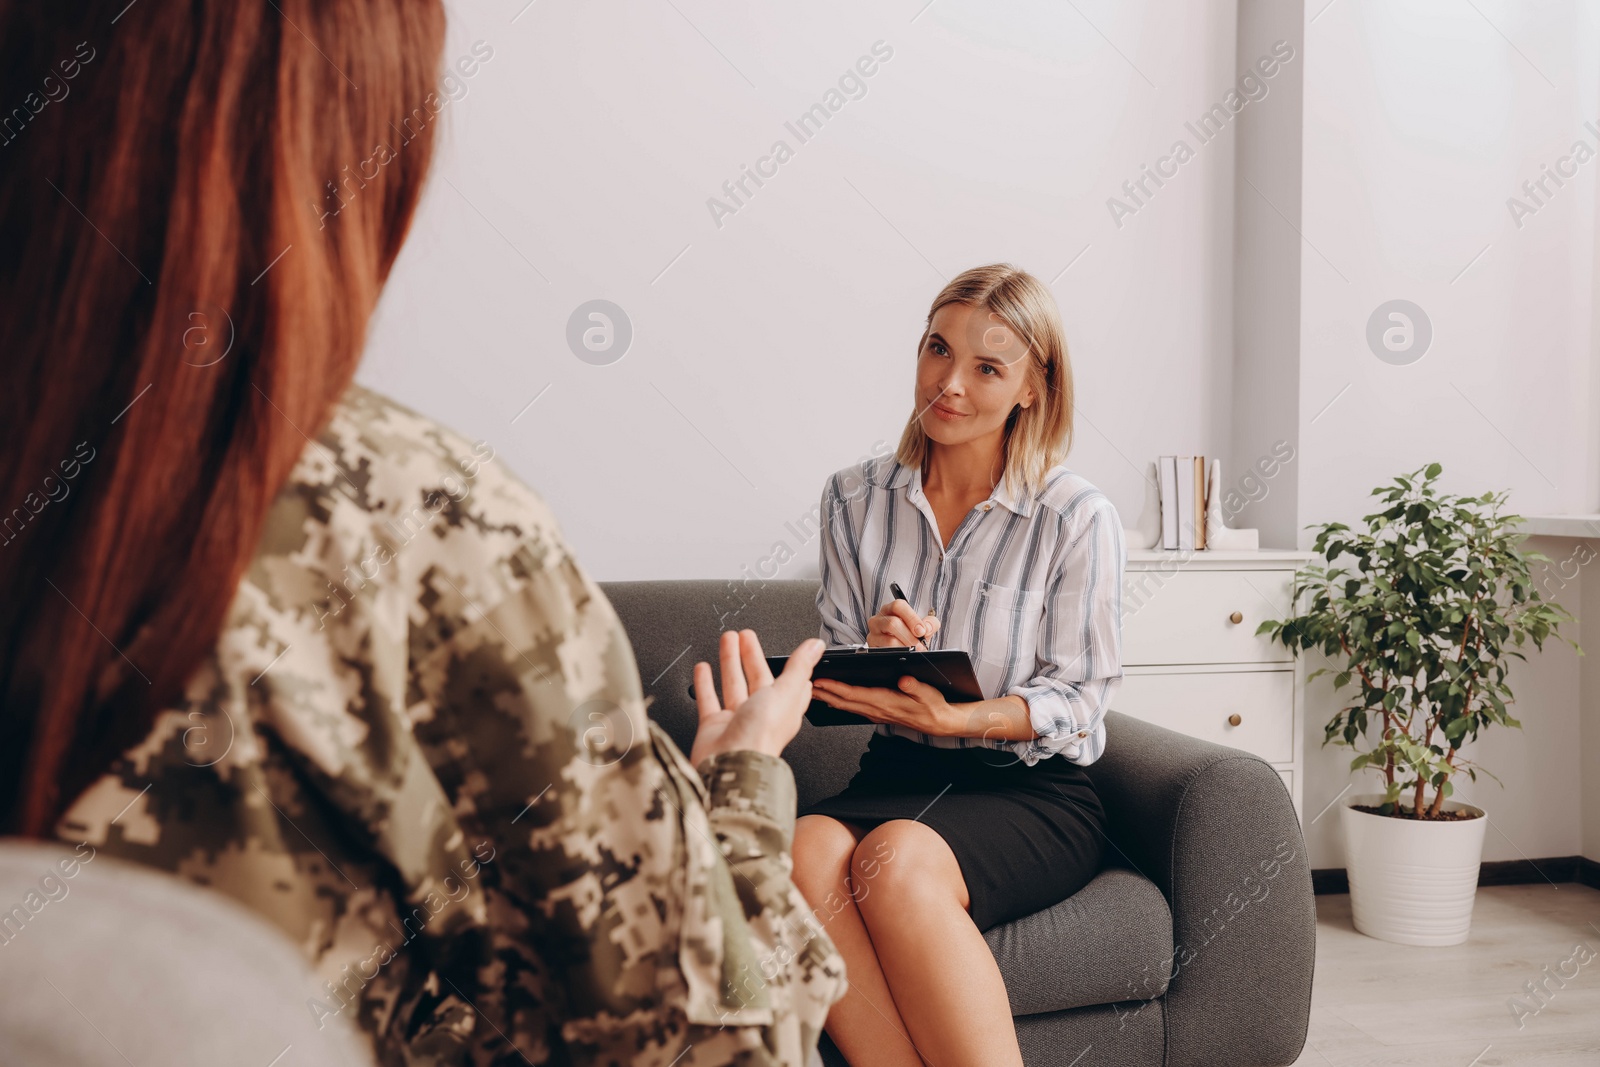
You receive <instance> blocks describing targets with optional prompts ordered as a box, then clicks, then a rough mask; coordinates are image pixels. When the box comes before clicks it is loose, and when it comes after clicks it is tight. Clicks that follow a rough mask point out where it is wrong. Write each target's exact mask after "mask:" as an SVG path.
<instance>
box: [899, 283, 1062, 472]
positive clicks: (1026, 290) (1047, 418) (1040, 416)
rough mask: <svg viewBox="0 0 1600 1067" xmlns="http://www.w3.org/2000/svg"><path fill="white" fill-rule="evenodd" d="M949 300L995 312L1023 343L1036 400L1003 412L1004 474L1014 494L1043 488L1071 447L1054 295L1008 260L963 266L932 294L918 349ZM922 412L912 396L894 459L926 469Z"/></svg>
mask: <svg viewBox="0 0 1600 1067" xmlns="http://www.w3.org/2000/svg"><path fill="white" fill-rule="evenodd" d="M947 304H965V305H966V306H967V307H970V308H974V309H977V310H980V311H989V312H993V313H994V314H996V315H998V316H1000V319H1001V321H1002V322H1004V323H1005V324H1006V325H1007V326H1008V327H1010V329H1011V331H1012V333H1014V334H1015V335H1016V336H1017V337H1018V338H1019V339H1021V341H1022V342H1023V343H1024V344H1026V345H1027V348H1028V355H1027V360H1028V367H1027V371H1026V375H1027V377H1026V379H1025V381H1026V383H1027V384H1028V385H1029V386H1032V388H1033V394H1034V402H1033V404H1032V405H1031V406H1029V407H1026V408H1024V407H1021V406H1020V405H1019V406H1018V407H1017V408H1016V409H1014V410H1013V411H1012V412H1011V414H1010V415H1009V416H1008V417H1007V418H1006V429H1005V440H1004V443H1003V444H1002V446H1001V448H1002V450H1003V454H1004V457H1005V472H1004V474H1003V475H1002V477H1003V478H1004V480H1005V481H1006V482H1007V483H1008V484H1009V485H1010V487H1011V489H1012V490H1013V491H1014V492H1016V493H1017V494H1018V495H1032V494H1034V493H1037V492H1038V491H1039V490H1040V489H1042V488H1044V478H1045V474H1046V473H1047V472H1048V471H1049V470H1050V468H1051V467H1054V466H1055V465H1056V464H1058V463H1060V462H1061V461H1062V460H1063V459H1064V458H1066V455H1067V452H1068V451H1069V450H1070V449H1071V448H1072V363H1071V361H1070V360H1069V359H1068V358H1067V342H1066V338H1065V337H1064V336H1063V332H1062V328H1061V312H1060V311H1059V310H1058V309H1057V307H1056V301H1055V297H1054V296H1052V295H1051V293H1050V290H1049V289H1047V288H1045V286H1044V285H1043V284H1041V283H1040V281H1039V279H1037V278H1035V277H1034V276H1033V275H1031V274H1029V273H1028V272H1027V271H1025V270H1018V269H1017V268H1016V267H1013V266H1012V265H1011V264H1009V263H991V264H990V265H988V266H986V267H973V268H972V269H971V270H966V271H962V272H961V273H960V274H958V275H956V277H954V278H952V279H951V280H950V282H949V283H948V284H947V285H946V286H945V287H944V288H943V289H941V290H939V295H938V296H936V297H934V299H933V306H932V307H930V308H929V309H928V321H927V324H926V325H925V326H924V327H923V330H922V338H921V339H920V340H919V341H917V353H918V355H919V356H920V355H921V353H922V346H923V345H924V344H926V343H927V341H928V334H929V332H930V331H931V330H932V329H933V317H934V315H936V314H938V311H939V309H940V308H942V307H944V306H945V305H947ZM920 415H921V404H920V401H917V402H916V408H915V409H914V410H913V411H912V413H911V418H910V419H908V420H907V421H906V428H905V432H904V433H902V434H901V435H900V446H899V447H898V448H897V449H896V450H895V457H894V458H895V459H897V460H898V461H900V462H901V463H902V464H904V465H905V466H907V467H912V468H916V469H921V470H922V471H923V473H924V474H926V473H927V471H926V463H927V459H928V454H929V449H928V435H927V434H926V433H925V432H923V429H922V420H921V418H920Z"/></svg>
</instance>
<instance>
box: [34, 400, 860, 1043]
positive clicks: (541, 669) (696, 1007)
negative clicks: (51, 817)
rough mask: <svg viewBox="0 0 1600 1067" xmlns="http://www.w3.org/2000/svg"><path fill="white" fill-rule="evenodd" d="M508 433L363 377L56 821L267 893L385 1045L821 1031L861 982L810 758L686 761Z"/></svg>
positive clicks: (131, 852)
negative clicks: (799, 869)
mask: <svg viewBox="0 0 1600 1067" xmlns="http://www.w3.org/2000/svg"><path fill="white" fill-rule="evenodd" d="M492 459H493V455H492V449H489V448H488V447H487V446H485V445H482V444H479V445H476V446H474V445H471V444H469V443H468V442H466V441H465V440H464V439H462V438H460V437H459V436H457V435H456V434H454V433H451V432H450V431H448V430H446V429H444V428H442V427H440V426H439V425H437V424H436V423H434V422H432V421H430V420H427V419H425V418H423V417H421V416H419V415H417V414H415V413H414V412H411V411H408V410H406V409H404V408H402V407H400V406H399V405H397V404H395V403H393V402H391V401H389V400H386V399H384V398H383V397H380V396H378V395H377V394H374V393H372V392H369V391H367V390H365V389H362V388H360V387H354V388H352V390H351V391H350V393H349V395H348V396H347V397H346V398H345V400H344V402H343V403H342V404H341V405H340V407H339V408H338V410H337V411H336V413H335V415H334V417H333V419H332V421H331V423H330V424H329V426H328V428H327V429H326V430H324V431H323V432H322V433H321V434H320V435H319V437H318V439H317V440H316V441H315V442H313V443H311V444H310V446H309V447H308V448H307V449H306V451H305V454H304V455H303V457H302V458H301V460H300V462H299V465H298V466H297V467H296V469H295V473H294V475H293V477H292V478H291V479H290V481H289V483H288V485H287V486H286V487H285V488H284V490H283V491H282V493H281V494H280V495H279V496H278V498H277V500H276V501H275V503H274V505H273V508H272V510H271V515H270V518H269V521H268V522H267V524H266V528H265V531H264V533H263V535H262V539H261V545H260V548H259V549H258V551H257V554H256V557H255V559H254V561H253V563H252V565H251V567H250V569H249V571H248V572H247V574H246V576H245V579H244V581H243V582H242V583H241V585H240V588H239V591H238V594H237V596H236V598H235V599H234V601H233V603H232V606H231V608H230V614H229V618H228V622H227V625H226V626H225V628H224V630H223V632H222V634H221V636H220V637H219V639H218V641H217V645H216V648H215V650H214V652H213V653H211V654H210V655H209V656H208V657H207V659H206V660H205V662H204V663H203V665H202V666H201V668H200V669H199V670H198V671H197V672H196V673H195V675H194V676H193V678H192V679H191V681H190V683H189V685H188V686H187V690H186V693H185V697H184V700H183V701H182V703H181V704H180V705H179V706H176V707H173V708H170V709H168V710H166V711H164V712H163V713H161V715H160V716H159V718H158V719H157V721H156V724H155V727H154V729H153V730H152V732H151V733H150V735H149V736H148V737H147V738H146V740H145V741H144V742H143V743H142V744H140V745H138V746H137V747H135V748H133V749H131V750H130V751H128V752H127V753H126V754H125V755H124V756H123V758H122V759H121V760H120V761H119V762H118V763H117V764H116V765H115V766H113V767H112V768H111V770H110V771H109V772H108V773H107V774H106V775H104V776H103V777H102V778H100V779H99V780H98V781H97V782H95V783H94V784H93V785H92V786H91V787H90V788H89V789H88V790H86V791H85V792H84V793H83V795H82V796H80V797H79V798H77V799H76V800H75V802H74V803H73V804H72V806H71V807H70V809H69V810H68V812H67V814H66V815H65V817H64V818H63V820H62V822H61V824H60V826H59V827H58V830H57V833H58V836H59V837H60V838H61V839H63V840H65V841H67V842H71V843H77V842H82V841H87V842H89V843H90V844H91V845H93V846H94V847H95V848H96V849H101V850H104V851H106V852H108V853H109V854H111V855H114V856H119V857H122V858H124V859H128V860H133V861H137V862H141V863H146V864H150V865H152V866H155V867H159V868H162V869H164V870H167V871H171V872H174V873H176V874H178V875H180V876H182V877H184V878H187V879H190V880H192V881H195V882H198V883H200V884H202V885H208V886H211V887H213V888H215V889H217V890H219V891H221V892H223V893H227V894H228V895H230V896H232V897H235V898H237V899H238V900H240V901H242V902H243V903H244V904H246V905H248V906H250V907H252V908H254V909H256V910H258V911H259V912H261V913H262V914H263V915H265V916H267V917H268V918H269V919H271V920H272V921H273V922H274V923H276V924H277V925H278V926H279V927H281V928H282V929H283V930H284V931H285V932H286V933H287V934H288V935H289V937H290V938H291V939H293V941H294V942H295V943H296V944H298V945H299V946H300V948H301V949H302V950H303V951H304V952H305V954H306V955H307V956H308V957H309V958H310V960H311V961H312V963H313V965H314V966H315V968H316V970H317V975H318V978H319V980H320V981H322V983H323V985H322V987H321V988H320V989H318V990H308V991H307V992H308V994H311V995H310V996H309V998H308V1000H307V1005H306V1009H307V1011H308V1012H310V1013H312V1015H313V1016H315V1017H316V1018H317V1019H318V1020H319V1021H322V1020H326V1019H328V1018H330V1017H335V1016H344V1017H346V1018H353V1019H354V1020H355V1021H356V1022H357V1023H358V1024H359V1026H360V1028H361V1029H362V1030H363V1031H365V1032H366V1033H367V1034H368V1035H369V1036H370V1037H371V1040H372V1043H373V1048H374V1051H375V1055H376V1057H377V1059H378V1060H379V1062H380V1063H382V1064H385V1065H401V1064H407V1065H410V1064H428V1065H432V1064H465V1065H475V1067H476V1065H489V1064H495V1065H500V1064H521V1063H530V1064H546V1063H549V1064H657V1065H660V1067H668V1065H672V1067H702V1065H705V1067H709V1065H716V1064H749V1065H757V1064H763V1065H764V1064H795V1065H798V1064H802V1063H804V1062H805V1061H806V1059H807V1057H808V1056H809V1054H810V1051H811V1049H812V1048H813V1046H814V1045H815V1043H816V1040H817V1037H818V1034H819V1033H820V1030H821V1027H822V1023H823V1020H824V1018H825V1016H826V1014H827V1010H828V1007H829V1006H830V1005H831V1004H832V1003H833V1002H834V1001H836V1000H837V999H838V998H839V997H840V996H842V995H843V993H844V984H845V982H844V967H843V961H842V959H841V957H840V956H839V954H838V953H837V951H836V950H835V948H834V946H833V944H832V943H831V942H830V941H829V940H828V938H827V936H826V934H824V933H823V931H822V929H821V925H820V923H819V922H818V920H817V916H816V914H815V913H813V912H810V911H808V910H807V907H806V904H805V901H804V899H803V898H802V897H801V896H800V893H799V891H798V890H797V889H796V888H795V886H794V884H793V883H792V882H791V881H790V877H789V876H790V871H791V861H790V856H789V845H790V840H791V835H792V831H793V823H794V811H795V793H794V778H793V775H792V773H791V772H790V770H789V767H788V765H787V764H785V763H784V762H783V761H782V760H778V759H774V758H772V757H768V756H763V755H760V754H757V753H752V752H738V753H726V754H723V755H721V756H719V757H715V758H713V759H710V760H707V761H705V762H704V763H703V764H702V765H701V766H700V768H698V770H697V769H696V768H694V767H691V766H690V765H689V762H688V760H687V759H686V757H685V756H684V755H683V753H682V752H681V751H680V750H679V749H678V748H676V747H675V746H674V744H673V743H672V741H671V740H670V739H669V738H668V737H667V736H666V734H665V733H664V732H662V731H661V730H660V728H659V727H657V726H656V725H655V724H654V723H653V722H651V721H649V720H648V719H647V718H646V716H645V701H644V699H643V697H642V692H641V687H640V683H639V676H638V671H637V668H636V667H635V664H634V660H633V654H632V650H631V648H630V646H629V644H628V640H627V637H626V635H625V634H624V633H623V630H622V627H621V625H620V623H619V622H618V619H617V617H616V614H615V612H614V611H613V610H612V608H611V606H610V604H609V603H608V602H607V601H606V599H605V597H604V596H603V595H602V594H601V593H600V591H599V589H598V588H596V586H595V585H594V583H593V582H592V581H591V580H590V579H589V578H588V577H587V576H586V575H585V574H584V573H583V572H582V571H581V570H580V569H579V568H578V566H577V564H576V563H575V562H574V560H573V558H572V555H571V553H570V552H569V551H568V549H567V546H566V545H565V544H564V543H563V541H562V538H561V534H560V532H559V530H558V529H557V526H556V523H555V521H554V519H553V518H552V517H551V514H550V512H549V511H548V509H547V508H546V506H545V504H544V503H543V501H541V500H540V499H539V498H538V496H537V495H535V494H534V493H533V492H532V491H531V490H529V489H528V488H527V487H526V486H524V485H523V484H522V483H520V482H519V481H518V480H517V479H516V478H515V477H513V476H512V475H510V474H509V473H508V472H507V471H506V470H505V469H504V468H503V467H501V466H500V465H499V464H497V463H494V462H492Z"/></svg>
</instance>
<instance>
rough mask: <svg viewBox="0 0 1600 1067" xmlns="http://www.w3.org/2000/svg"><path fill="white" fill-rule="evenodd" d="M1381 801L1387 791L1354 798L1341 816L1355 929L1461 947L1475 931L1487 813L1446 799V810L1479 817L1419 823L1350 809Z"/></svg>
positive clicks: (1406, 942) (1399, 939)
mask: <svg viewBox="0 0 1600 1067" xmlns="http://www.w3.org/2000/svg"><path fill="white" fill-rule="evenodd" d="M1401 799H1402V802H1404V800H1405V799H1406V798H1404V797H1402V798H1401ZM1429 802H1430V803H1431V802H1432V794H1431V793H1430V794H1429ZM1382 803H1383V794H1382V793H1366V794H1362V795H1360V796H1352V797H1348V798H1347V799H1346V801H1345V807H1344V810H1343V812H1342V813H1341V816H1342V821H1343V824H1344V851H1345V868H1346V871H1347V872H1348V874H1349V877H1350V914H1351V918H1352V919H1354V921H1355V927H1356V929H1357V930H1359V931H1360V932H1361V933H1363V934H1366V935H1367V936H1368V937H1376V938H1379V939H1380V940H1383V941H1393V942H1396V943H1398V944H1402V945H1459V944H1460V943H1461V942H1463V941H1465V940H1466V939H1467V933H1468V931H1470V930H1471V928H1472V899H1473V894H1474V893H1476V892H1477V889H1478V863H1479V861H1480V860H1481V859H1482V858H1483V833H1484V829H1485V828H1486V827H1487V826H1488V823H1489V820H1488V818H1487V817H1486V816H1485V815H1484V811H1483V809H1482V808H1475V807H1473V806H1472V805H1471V804H1463V803H1461V802H1459V801H1454V800H1447V801H1445V802H1444V809H1445V810H1446V811H1470V812H1474V813H1475V814H1476V815H1477V818H1474V819H1462V820H1459V821H1457V820H1451V821H1448V822H1417V821H1413V820H1411V819H1394V818H1390V817H1389V816H1386V815H1373V814H1371V813H1370V812H1365V811H1356V810H1355V808H1354V807H1353V806H1352V805H1355V804H1368V805H1372V806H1374V807H1376V806H1377V805H1379V804H1382Z"/></svg>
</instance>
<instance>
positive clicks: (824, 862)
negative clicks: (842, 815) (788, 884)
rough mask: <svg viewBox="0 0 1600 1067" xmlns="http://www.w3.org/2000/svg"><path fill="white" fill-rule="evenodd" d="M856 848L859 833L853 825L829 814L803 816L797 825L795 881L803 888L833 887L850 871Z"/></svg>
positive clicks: (791, 851)
mask: <svg viewBox="0 0 1600 1067" xmlns="http://www.w3.org/2000/svg"><path fill="white" fill-rule="evenodd" d="M855 850H856V835H855V834H854V833H853V832H852V831H851V829H850V827H848V826H846V825H845V824H844V823H842V822H840V821H839V820H838V819H834V818H831V817H829V816H827V815H802V816H801V817H800V818H799V819H798V820H796V821H795V824H794V845H793V847H792V848H791V850H790V853H791V855H792V856H793V857H794V880H795V884H796V885H799V886H801V888H802V889H803V888H804V887H805V886H806V885H807V884H808V883H809V884H811V885H814V886H828V887H830V888H831V887H833V886H835V885H837V884H838V883H840V882H842V881H844V880H845V878H846V877H847V876H848V875H849V873H850V858H851V856H852V855H854V853H855Z"/></svg>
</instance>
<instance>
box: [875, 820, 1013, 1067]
mask: <svg viewBox="0 0 1600 1067" xmlns="http://www.w3.org/2000/svg"><path fill="white" fill-rule="evenodd" d="M884 850H888V851H890V852H892V854H893V856H894V859H893V860H892V861H891V862H888V863H883V862H881V861H880V860H879V859H878V856H879V854H880V853H881V852H882V851H884ZM873 866H875V867H876V872H877V873H876V877H875V878H874V879H873V881H874V882H875V884H874V886H873V890H872V892H870V893H867V894H866V895H865V896H861V895H859V894H858V905H857V907H858V910H859V911H860V913H861V918H862V920H863V921H864V922H865V923H866V928H867V932H868V935H869V936H870V937H871V939H872V945H873V947H874V948H875V949H876V950H877V958H878V962H879V964H880V966H881V967H882V969H883V976H884V979H885V980H886V981H887V982H888V985H889V989H890V991H891V992H892V993H893V994H894V1002H895V1004H896V1005H898V1006H899V1008H900V1016H901V1018H902V1019H904V1020H905V1025H906V1029H907V1030H908V1031H909V1033H910V1035H911V1040H912V1041H914V1042H915V1043H916V1047H917V1048H920V1049H923V1050H924V1051H926V1052H927V1053H928V1055H929V1056H930V1057H932V1059H931V1062H933V1063H935V1064H937V1065H938V1067H1022V1051H1021V1049H1019V1048H1018V1046H1017V1031H1016V1026H1015V1024H1014V1023H1013V1022H1012V1019H1011V1005H1010V1002H1009V1001H1008V1000H1007V999H1006V987H1005V982H1004V981H1003V980H1002V979H1001V977H1000V966H999V964H997V963H996V962H995V959H994V954H993V953H991V952H990V951H989V946H988V944H987V943H986V942H985V941H984V940H983V935H982V934H981V933H979V932H978V928H977V927H976V926H974V925H973V923H972V916H971V915H969V914H968V913H967V908H968V907H969V906H970V904H971V900H970V897H969V895H968V892H967V883H966V879H965V878H963V877H962V876H961V865H960V864H959V863H957V862H956V857H955V853H953V852H951V851H950V846H949V845H948V844H946V843H945V840H944V838H942V837H940V836H939V833H938V831H936V830H934V829H933V828H931V827H929V826H927V825H926V824H924V823H920V822H915V821H912V820H910V819H895V820H894V821H892V822H886V823H883V824H882V825H880V826H879V827H877V828H876V829H875V830H873V831H872V832H871V833H869V834H867V835H866V836H865V837H864V838H862V840H861V844H859V845H857V846H856V851H855V855H854V857H853V861H852V868H851V869H852V873H853V874H859V873H862V872H864V871H866V870H867V869H869V868H870V867H873Z"/></svg>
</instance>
